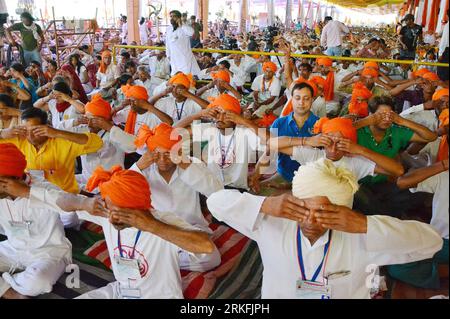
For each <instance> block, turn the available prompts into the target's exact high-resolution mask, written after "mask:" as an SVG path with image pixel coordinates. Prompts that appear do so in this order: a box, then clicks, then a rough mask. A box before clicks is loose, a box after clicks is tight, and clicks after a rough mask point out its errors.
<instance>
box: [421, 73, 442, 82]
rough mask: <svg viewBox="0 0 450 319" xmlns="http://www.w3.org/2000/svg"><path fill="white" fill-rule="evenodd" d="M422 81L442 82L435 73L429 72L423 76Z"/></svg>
mask: <svg viewBox="0 0 450 319" xmlns="http://www.w3.org/2000/svg"><path fill="white" fill-rule="evenodd" d="M422 79H425V80H428V81H430V82H436V81H440V80H441V79H440V78H439V76H438V75H437V74H436V73H434V72H427V73H425V74H424V75H423V76H422Z"/></svg>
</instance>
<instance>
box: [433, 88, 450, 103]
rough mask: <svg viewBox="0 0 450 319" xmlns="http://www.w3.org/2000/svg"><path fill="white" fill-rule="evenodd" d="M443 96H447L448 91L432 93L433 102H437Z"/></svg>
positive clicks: (440, 90) (442, 90)
mask: <svg viewBox="0 0 450 319" xmlns="http://www.w3.org/2000/svg"><path fill="white" fill-rule="evenodd" d="M444 96H448V89H439V90H437V91H436V92H434V94H433V101H439V100H440V99H441V98H442V97H444Z"/></svg>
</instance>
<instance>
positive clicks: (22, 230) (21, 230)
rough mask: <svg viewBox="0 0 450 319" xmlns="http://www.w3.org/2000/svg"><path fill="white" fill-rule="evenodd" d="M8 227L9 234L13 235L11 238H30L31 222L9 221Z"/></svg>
mask: <svg viewBox="0 0 450 319" xmlns="http://www.w3.org/2000/svg"><path fill="white" fill-rule="evenodd" d="M9 225H10V226H11V233H12V234H13V236H17V237H30V225H31V221H26V222H15V221H9Z"/></svg>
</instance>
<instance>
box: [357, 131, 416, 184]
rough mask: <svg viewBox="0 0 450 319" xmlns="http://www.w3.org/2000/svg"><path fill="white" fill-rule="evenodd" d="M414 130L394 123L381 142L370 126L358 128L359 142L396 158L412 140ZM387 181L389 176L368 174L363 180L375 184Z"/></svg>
mask: <svg viewBox="0 0 450 319" xmlns="http://www.w3.org/2000/svg"><path fill="white" fill-rule="evenodd" d="M413 135H414V132H413V131H412V130H410V129H409V128H407V127H403V126H397V125H395V124H393V125H392V126H391V127H390V128H388V129H387V130H386V134H385V136H384V138H383V140H382V141H381V142H380V143H377V142H376V141H375V138H374V137H373V135H372V131H371V130H370V128H369V127H368V126H366V127H363V128H360V129H359V130H358V144H359V145H362V146H364V147H366V148H368V149H370V150H372V151H374V152H376V153H379V154H383V155H384V156H387V157H389V158H395V157H397V155H398V154H399V153H400V151H402V150H404V149H405V148H406V147H407V146H408V144H409V142H410V141H411V138H412V136H413ZM385 181H387V176H385V175H377V176H373V177H372V176H367V177H366V178H363V179H362V180H361V183H362V184H366V185H373V184H378V183H381V182H385Z"/></svg>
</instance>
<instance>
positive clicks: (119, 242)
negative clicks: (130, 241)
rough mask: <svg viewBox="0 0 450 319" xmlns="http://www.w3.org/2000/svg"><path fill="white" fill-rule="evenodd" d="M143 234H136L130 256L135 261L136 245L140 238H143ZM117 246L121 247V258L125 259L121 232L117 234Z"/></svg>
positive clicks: (139, 232)
mask: <svg viewBox="0 0 450 319" xmlns="http://www.w3.org/2000/svg"><path fill="white" fill-rule="evenodd" d="M141 233H142V231H138V233H137V234H136V239H135V240H134V246H133V251H132V253H131V256H130V257H131V259H134V253H135V252H136V245H137V243H138V241H139V238H140V237H141ZM117 246H118V247H119V253H120V257H122V258H123V250H122V240H121V238H120V230H119V231H118V232H117Z"/></svg>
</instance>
